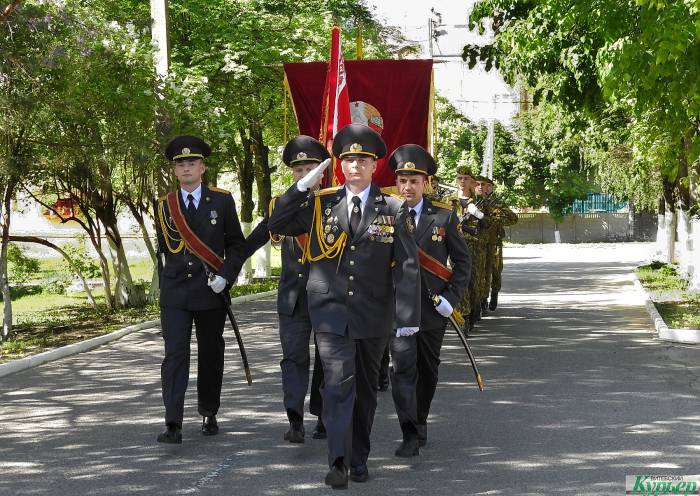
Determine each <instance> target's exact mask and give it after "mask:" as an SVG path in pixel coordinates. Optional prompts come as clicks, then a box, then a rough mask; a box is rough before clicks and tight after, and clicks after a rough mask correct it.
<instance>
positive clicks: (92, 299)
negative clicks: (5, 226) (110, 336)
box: [10, 236, 97, 309]
mask: <svg viewBox="0 0 700 496" xmlns="http://www.w3.org/2000/svg"><path fill="white" fill-rule="evenodd" d="M10 241H18V242H21V243H37V244H40V245H43V246H48V247H49V248H51V249H53V250H56V251H57V252H58V253H60V254H61V256H62V257H63V258H64V259H65V260H66V262H68V265H69V266H70V268H71V269H72V270H73V272H75V273H76V275H77V276H78V279H80V282H81V284H82V285H83V289H84V290H85V293H86V294H87V298H88V301H89V302H90V306H91V307H92V308H95V309H96V308H97V302H96V301H95V297H94V296H93V295H92V291H91V290H90V286H89V285H88V283H87V281H86V280H85V276H83V273H82V272H80V269H78V267H76V266H75V264H74V263H73V260H71V258H70V257H69V256H68V254H67V253H66V252H65V251H63V250H62V249H61V248H59V247H58V246H57V245H55V244H53V243H52V242H51V241H48V240H46V239H42V238H37V237H36V236H10Z"/></svg>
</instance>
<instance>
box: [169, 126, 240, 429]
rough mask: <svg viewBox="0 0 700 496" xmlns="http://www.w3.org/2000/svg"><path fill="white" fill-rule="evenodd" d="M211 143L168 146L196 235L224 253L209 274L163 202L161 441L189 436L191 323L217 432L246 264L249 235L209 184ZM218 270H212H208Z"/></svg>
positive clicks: (206, 408)
mask: <svg viewBox="0 0 700 496" xmlns="http://www.w3.org/2000/svg"><path fill="white" fill-rule="evenodd" d="M210 153H211V148H210V147H209V145H208V144H207V143H205V142H204V141H203V140H201V139H200V138H197V137H194V136H178V137H177V138H175V139H173V140H172V141H171V142H170V143H169V144H168V146H167V148H166V149H165V156H166V157H167V158H168V159H169V160H173V161H174V162H175V163H174V170H175V175H176V176H177V178H178V181H179V183H180V187H179V188H178V190H177V192H175V193H174V194H176V195H177V201H178V202H179V204H180V210H181V212H182V213H183V214H184V218H185V220H186V222H187V225H189V227H190V229H191V230H192V231H193V232H194V234H195V235H196V236H197V237H198V238H199V239H200V240H201V241H202V242H203V243H204V244H205V245H207V246H208V247H209V248H210V249H211V250H212V251H213V252H215V253H216V254H217V255H218V256H219V257H221V258H223V265H222V267H221V268H220V269H219V270H218V271H216V272H215V273H210V274H208V273H207V270H205V266H204V264H203V262H202V261H201V260H200V259H199V258H198V257H197V256H196V255H195V254H194V253H193V252H192V251H191V249H190V245H189V244H188V245H186V244H185V239H183V236H182V235H181V233H180V231H179V230H178V229H177V226H176V225H175V221H174V219H173V214H172V213H171V212H170V208H169V207H168V203H167V201H166V198H167V197H163V198H161V199H160V200H159V201H158V203H157V210H158V211H157V212H156V219H157V221H156V230H157V235H158V258H159V260H158V262H159V263H158V269H159V281H160V320H161V329H162V332H163V340H164V342H165V358H164V359H163V364H162V366H161V382H162V389H163V403H164V404H165V423H166V426H167V428H166V430H165V431H164V432H163V433H162V434H160V435H159V436H158V442H162V443H181V442H182V418H183V410H184V402H185V391H186V389H187V382H188V379H189V369H190V337H191V335H192V323H193V322H194V324H195V327H196V336H197V398H198V409H199V413H200V414H201V415H202V417H204V420H203V423H202V434H204V435H214V434H217V433H218V430H219V427H218V423H217V421H216V414H217V412H218V410H219V404H220V396H221V384H222V378H223V370H224V338H223V330H224V322H225V319H226V308H225V305H224V298H225V297H226V298H228V289H229V287H230V283H232V282H233V281H235V279H236V277H237V276H238V272H239V271H240V269H241V266H242V265H243V260H244V258H243V257H244V254H245V239H244V237H243V233H242V232H241V226H240V224H239V222H238V215H237V213H236V206H235V204H234V201H233V197H232V196H231V194H230V193H229V192H228V191H225V190H222V189H219V188H209V187H207V186H206V185H204V184H203V183H202V175H203V174H204V171H205V166H204V160H203V159H204V158H206V157H207V156H209V154H210ZM209 270H210V271H211V269H209Z"/></svg>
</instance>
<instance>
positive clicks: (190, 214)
mask: <svg viewBox="0 0 700 496" xmlns="http://www.w3.org/2000/svg"><path fill="white" fill-rule="evenodd" d="M195 212H197V207H195V206H194V196H192V193H188V194H187V220H188V221H192V219H194V214H195Z"/></svg>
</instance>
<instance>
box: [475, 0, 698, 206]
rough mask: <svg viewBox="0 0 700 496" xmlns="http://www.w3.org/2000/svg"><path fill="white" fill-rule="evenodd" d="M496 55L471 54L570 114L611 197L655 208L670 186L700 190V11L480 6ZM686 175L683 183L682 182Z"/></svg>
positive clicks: (639, 0)
mask: <svg viewBox="0 0 700 496" xmlns="http://www.w3.org/2000/svg"><path fill="white" fill-rule="evenodd" d="M488 19H490V20H491V21H492V23H493V27H494V30H495V32H496V36H495V40H494V43H493V45H490V46H488V47H477V46H472V45H468V46H466V47H465V49H464V58H465V60H467V59H468V60H470V64H472V65H473V64H476V63H477V62H478V61H486V62H487V63H488V64H493V65H495V66H497V67H499V68H500V70H501V72H502V73H503V74H504V75H505V77H506V79H507V80H508V81H509V82H510V83H511V84H515V85H520V86H524V87H526V88H529V89H530V90H531V91H532V93H533V94H534V98H535V102H536V103H539V102H542V101H547V102H549V104H551V105H555V106H558V107H560V108H561V109H562V111H564V112H567V113H570V114H571V115H572V116H573V119H572V120H571V121H570V122H569V123H568V124H567V126H568V127H569V131H570V133H571V134H572V135H573V136H575V137H576V139H577V140H578V141H579V142H580V143H581V144H582V151H583V154H584V162H585V164H584V165H585V166H586V167H588V168H589V170H590V172H591V174H592V176H593V177H596V178H597V180H598V182H599V184H600V185H601V187H602V188H603V190H604V191H608V192H611V193H612V194H614V195H615V196H616V197H617V198H619V199H625V200H626V199H632V200H634V201H635V203H636V204H638V205H640V206H643V207H645V208H653V206H654V204H655V202H656V200H657V199H658V197H659V196H660V194H661V184H662V181H663V180H665V181H667V182H668V183H671V184H672V185H674V186H675V185H677V184H681V185H682V184H683V181H686V182H688V180H685V179H683V177H682V176H684V175H685V174H686V172H685V170H684V167H683V166H682V164H685V163H688V164H691V168H694V169H695V172H693V171H689V174H690V175H689V176H688V177H690V178H691V180H692V178H693V177H694V176H693V174H695V175H697V171H698V168H699V165H698V162H697V158H698V155H699V154H700V136H699V128H698V122H700V86H699V85H698V81H699V80H700V66H699V65H698V64H697V60H698V59H699V58H700V30H699V29H698V26H700V9H699V6H698V4H697V2H694V1H676V2H666V1H656V0H636V1H635V0H595V1H593V2H591V1H588V0H541V1H533V0H516V1H511V0H481V1H479V2H477V4H476V5H475V7H474V10H473V11H472V14H471V16H470V23H471V24H472V25H473V26H479V27H480V29H483V28H484V27H485V21H486V20H488ZM679 173H680V175H679Z"/></svg>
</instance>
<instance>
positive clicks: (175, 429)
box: [157, 423, 182, 444]
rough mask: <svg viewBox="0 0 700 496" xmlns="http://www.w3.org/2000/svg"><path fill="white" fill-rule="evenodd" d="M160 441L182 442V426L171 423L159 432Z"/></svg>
mask: <svg viewBox="0 0 700 496" xmlns="http://www.w3.org/2000/svg"><path fill="white" fill-rule="evenodd" d="M157 440H158V442H159V443H167V444H182V427H180V426H179V425H177V424H173V423H169V424H168V425H167V428H166V429H165V430H164V431H163V432H161V433H160V434H158V439H157Z"/></svg>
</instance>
